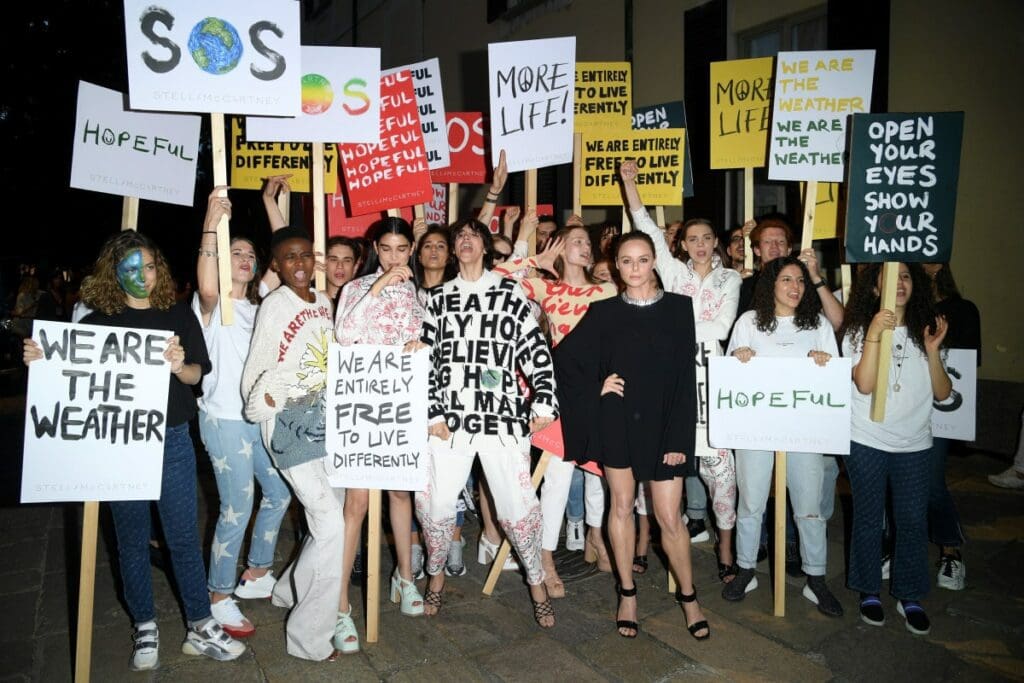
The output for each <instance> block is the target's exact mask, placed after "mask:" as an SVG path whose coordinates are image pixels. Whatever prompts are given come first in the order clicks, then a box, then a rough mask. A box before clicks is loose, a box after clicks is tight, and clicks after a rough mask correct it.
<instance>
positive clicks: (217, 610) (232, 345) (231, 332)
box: [192, 187, 291, 638]
mask: <svg viewBox="0 0 1024 683" xmlns="http://www.w3.org/2000/svg"><path fill="white" fill-rule="evenodd" d="M226 193H227V188H226V187H215V188H214V189H213V192H212V193H210V197H209V200H208V202H207V208H206V219H205V221H204V222H203V234H202V236H201V240H200V247H199V257H198V262H197V265H196V279H197V282H198V283H199V286H198V289H197V291H196V294H195V296H194V297H193V299H192V312H193V313H194V314H195V316H196V318H197V319H198V320H199V323H200V325H202V329H203V338H204V340H205V341H206V349H207V352H208V353H209V356H210V360H211V361H212V364H213V370H212V371H211V372H210V373H209V374H207V375H206V376H205V377H204V378H203V395H202V397H201V398H200V399H199V434H200V436H201V437H202V439H203V445H204V446H205V447H206V451H207V453H209V455H210V461H211V462H212V464H213V473H214V476H215V477H216V480H217V492H218V494H219V495H220V516H219V518H218V519H217V527H216V530H215V531H214V535H213V545H212V547H211V550H210V565H209V566H210V571H209V578H208V583H207V587H208V588H209V590H210V600H211V603H212V609H213V616H214V618H215V619H217V621H218V622H219V623H220V625H221V626H222V627H223V628H224V630H225V631H227V632H228V633H230V634H231V635H232V636H234V637H236V638H246V637H248V636H250V635H252V634H253V633H254V632H255V630H256V629H255V627H254V626H253V625H252V622H250V621H249V620H248V619H246V618H245V616H243V614H242V612H241V610H239V609H238V605H237V604H236V603H235V600H234V598H232V597H231V595H232V593H234V595H235V596H236V597H239V598H245V599H259V598H269V597H270V594H271V591H273V588H274V583H275V579H274V575H273V572H272V571H270V568H271V566H273V564H274V549H275V548H276V546H277V532H278V530H279V529H280V527H281V520H282V519H283V518H284V514H285V512H286V511H287V510H288V504H289V503H290V502H291V493H289V491H288V486H287V485H286V484H285V483H284V480H282V479H281V476H280V475H279V474H278V471H277V469H276V468H275V467H274V464H273V463H272V462H271V460H270V455H269V454H268V453H267V450H266V448H265V447H264V445H263V439H262V438H261V437H260V429H259V426H258V425H256V424H254V423H252V422H249V421H247V420H246V419H245V416H244V415H243V405H242V394H241V392H240V391H239V387H240V386H241V381H242V368H243V367H244V366H245V359H246V357H247V356H248V355H249V345H250V343H251V340H252V331H253V326H254V325H255V323H256V310H257V307H258V304H259V298H258V294H257V288H258V286H259V265H258V263H257V259H256V250H255V247H254V246H253V243H252V242H251V241H249V240H248V239H246V238H244V237H234V238H232V240H231V243H230V244H231V293H230V296H231V303H232V308H233V310H234V314H235V321H234V324H232V325H227V326H225V325H221V322H220V280H219V277H218V269H217V224H218V223H219V222H220V219H221V217H223V216H228V217H230V216H231V202H230V200H229V199H228V198H227V196H226ZM254 480H255V481H256V482H257V483H259V488H260V491H261V492H262V499H261V500H260V501H259V506H258V507H257V513H256V522H255V524H253V527H252V534H251V536H250V538H249V557H248V568H247V569H246V570H245V571H244V572H243V573H242V577H241V580H240V581H238V582H237V584H236V579H237V574H236V572H237V568H238V560H239V558H240V557H241V549H242V541H243V540H245V535H246V530H247V529H248V528H249V518H250V516H251V515H252V509H253V503H254V502H256V501H255V500H254V498H255V496H254V495H253V491H254V487H253V481H254Z"/></svg>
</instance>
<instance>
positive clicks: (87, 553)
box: [75, 228, 131, 683]
mask: <svg viewBox="0 0 1024 683" xmlns="http://www.w3.org/2000/svg"><path fill="white" fill-rule="evenodd" d="M127 229H129V230H130V229H131V228H127ZM99 519H100V504H99V501H96V500H87V501H85V505H84V509H83V515H82V565H81V568H80V569H79V573H78V630H77V637H76V644H75V681H76V683H88V682H89V669H90V668H91V664H92V613H93V601H94V597H95V589H96V536H97V533H98V528H99Z"/></svg>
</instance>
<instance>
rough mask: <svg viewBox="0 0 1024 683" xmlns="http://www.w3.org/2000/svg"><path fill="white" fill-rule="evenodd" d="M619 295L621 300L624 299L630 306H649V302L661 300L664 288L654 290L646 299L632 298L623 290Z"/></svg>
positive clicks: (654, 302)
mask: <svg viewBox="0 0 1024 683" xmlns="http://www.w3.org/2000/svg"><path fill="white" fill-rule="evenodd" d="M620 296H622V300H623V301H625V302H626V303H627V304H629V305H631V306H641V307H643V306H650V305H651V304H656V303H658V302H659V301H661V297H663V296H665V290H664V289H659V290H658V291H656V292H655V293H654V296H652V297H650V298H648V299H634V298H633V297H631V296H630V295H629V294H627V293H626V292H623V293H622V294H621V295H620Z"/></svg>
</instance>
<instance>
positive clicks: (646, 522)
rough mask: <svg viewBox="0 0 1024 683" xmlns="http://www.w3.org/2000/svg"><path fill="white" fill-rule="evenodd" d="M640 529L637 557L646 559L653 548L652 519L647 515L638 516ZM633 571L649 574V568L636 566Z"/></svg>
mask: <svg viewBox="0 0 1024 683" xmlns="http://www.w3.org/2000/svg"><path fill="white" fill-rule="evenodd" d="M637 517H638V520H639V521H638V524H637V526H638V527H639V529H638V530H637V535H636V553H635V555H636V556H637V557H646V556H647V551H648V550H650V547H651V518H650V517H648V516H647V515H641V514H639V513H638V514H637ZM633 571H635V572H636V573H637V574H644V573H646V572H647V567H645V566H642V565H638V564H634V565H633Z"/></svg>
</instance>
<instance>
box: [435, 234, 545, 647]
mask: <svg viewBox="0 0 1024 683" xmlns="http://www.w3.org/2000/svg"><path fill="white" fill-rule="evenodd" d="M491 247H492V244H491V235H490V232H489V231H488V230H487V227H486V226H484V225H483V224H482V223H480V222H479V221H476V220H473V219H466V220H462V221H459V222H457V223H455V224H454V225H453V226H452V228H451V248H452V251H453V253H454V254H455V257H456V259H457V260H458V264H459V274H458V276H457V277H456V278H455V279H454V280H451V281H449V282H446V283H445V284H444V285H443V286H442V287H440V288H439V289H436V290H434V291H432V292H431V293H430V299H429V301H428V302H427V307H426V308H427V312H426V317H425V319H424V322H423V336H422V342H423V343H424V344H426V345H427V346H430V347H431V360H432V367H431V372H430V408H429V413H428V414H429V418H430V435H431V438H430V444H431V454H430V465H429V472H430V474H429V477H428V481H427V489H426V491H424V492H423V494H422V495H420V494H417V496H416V512H417V515H418V517H419V519H420V524H421V525H422V527H423V532H424V537H425V539H426V544H427V555H428V558H427V567H426V569H427V573H428V574H429V575H430V579H429V582H428V585H427V590H426V592H425V593H424V595H423V602H424V608H425V612H426V614H427V615H435V614H437V613H438V611H440V609H441V593H442V591H443V590H444V573H443V571H442V570H443V569H444V565H445V559H446V557H447V553H448V546H449V540H450V539H451V536H452V530H453V528H454V525H455V504H456V500H457V499H458V496H459V491H461V490H462V487H463V485H464V484H465V482H466V477H467V476H468V475H469V471H470V469H471V468H472V466H473V461H474V459H475V458H476V457H477V456H479V457H480V463H481V465H482V466H483V470H484V474H485V475H486V477H487V481H488V483H489V484H490V486H491V494H492V497H493V499H494V506H495V510H496V512H497V514H498V521H499V522H500V524H501V527H502V529H504V531H505V535H506V536H507V537H508V539H509V541H510V542H511V544H512V547H513V548H515V550H516V553H518V555H519V558H520V561H521V562H522V565H523V570H524V574H525V575H526V582H527V583H528V584H529V586H530V599H531V601H532V602H533V611H534V618H535V619H536V620H537V623H538V624H539V625H540V626H541V627H543V628H550V627H552V626H554V624H555V613H554V610H553V609H552V608H551V602H550V601H549V600H548V595H547V591H546V590H545V588H544V584H543V582H544V571H543V569H542V567H541V512H540V503H539V501H538V500H537V494H536V492H535V491H534V488H533V484H532V483H531V480H530V455H529V452H530V434H531V433H533V432H536V431H538V430H540V429H543V428H544V427H546V426H547V425H549V424H550V423H551V422H552V420H554V418H555V417H556V414H557V409H558V402H557V399H556V398H555V377H554V369H553V366H552V361H551V349H550V348H549V346H548V343H547V340H546V339H545V338H544V335H543V333H542V332H541V330H540V327H539V326H538V325H537V322H536V320H535V319H534V317H533V315H532V313H531V310H530V303H529V301H528V300H527V298H526V296H525V295H524V294H523V292H522V290H521V289H520V287H519V285H518V284H517V283H516V282H515V281H513V280H509V279H506V278H503V277H501V276H499V275H497V274H496V273H492V272H491V271H490V270H488V267H489V266H490V262H491ZM517 372H519V373H522V375H523V377H524V378H525V379H526V382H527V383H528V384H529V386H530V388H531V390H532V393H531V394H530V397H529V398H526V397H524V396H522V395H521V394H520V391H519V383H518V381H517Z"/></svg>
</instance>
